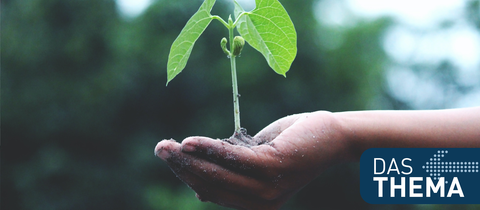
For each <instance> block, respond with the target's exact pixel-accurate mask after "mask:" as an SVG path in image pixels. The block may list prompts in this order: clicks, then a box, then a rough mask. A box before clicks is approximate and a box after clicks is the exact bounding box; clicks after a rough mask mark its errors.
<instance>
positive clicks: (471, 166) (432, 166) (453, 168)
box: [422, 150, 479, 180]
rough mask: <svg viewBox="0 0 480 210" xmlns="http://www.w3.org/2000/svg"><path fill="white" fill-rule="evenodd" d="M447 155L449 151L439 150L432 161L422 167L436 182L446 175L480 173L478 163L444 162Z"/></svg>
mask: <svg viewBox="0 0 480 210" xmlns="http://www.w3.org/2000/svg"><path fill="white" fill-rule="evenodd" d="M446 154H448V150H438V151H437V153H435V154H433V157H432V158H430V161H429V162H428V161H427V162H425V165H423V166H422V169H425V172H427V174H429V175H430V176H431V177H433V179H434V180H437V179H438V178H440V176H441V175H443V174H444V173H447V174H451V173H479V167H478V165H479V164H478V162H468V161H463V162H460V161H459V162H452V161H445V162H442V159H443V158H444V157H445V155H446Z"/></svg>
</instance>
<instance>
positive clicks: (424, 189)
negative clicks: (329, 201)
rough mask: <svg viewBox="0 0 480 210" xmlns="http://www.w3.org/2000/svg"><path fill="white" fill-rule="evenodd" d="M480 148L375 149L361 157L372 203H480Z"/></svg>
mask: <svg viewBox="0 0 480 210" xmlns="http://www.w3.org/2000/svg"><path fill="white" fill-rule="evenodd" d="M479 162H480V148H453V149H433V148H374V149H368V150H366V151H365V152H364V153H363V154H362V157H361V158H360V193H361V195H362V198H363V199H364V200H365V201H366V202H368V203H371V204H480V172H479V170H480V169H479V166H480V165H479Z"/></svg>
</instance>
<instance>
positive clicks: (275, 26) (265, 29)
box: [167, 0, 297, 136]
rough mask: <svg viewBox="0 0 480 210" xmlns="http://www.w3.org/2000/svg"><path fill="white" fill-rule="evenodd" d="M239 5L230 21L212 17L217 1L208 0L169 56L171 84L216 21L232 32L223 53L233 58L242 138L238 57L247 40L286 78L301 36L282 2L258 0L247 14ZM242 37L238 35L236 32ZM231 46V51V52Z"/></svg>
mask: <svg viewBox="0 0 480 210" xmlns="http://www.w3.org/2000/svg"><path fill="white" fill-rule="evenodd" d="M233 3H234V4H235V10H234V15H235V18H236V19H235V21H234V20H232V16H231V15H230V17H229V18H228V21H225V20H223V19H222V18H220V17H219V16H217V15H212V14H210V11H211V10H212V8H213V5H214V4H215V0H205V1H204V2H203V4H202V5H201V6H200V9H199V10H198V11H197V12H196V13H195V14H194V15H193V16H192V17H191V18H190V20H189V21H188V22H187V24H186V25H185V27H184V28H183V29H182V31H181V32H180V35H179V36H178V37H177V39H176V40H175V41H174V42H173V44H172V47H171V49H170V54H169V56H168V64H167V77H168V79H167V85H168V83H169V82H170V81H172V79H173V78H175V76H177V75H178V74H179V73H180V72H182V70H183V69H184V68H185V66H186V64H187V60H188V58H189V57H190V54H191V52H192V49H193V46H194V45H195V42H196V41H197V39H198V38H199V37H200V35H201V34H202V33H203V31H205V29H206V28H207V27H208V25H209V24H210V22H211V21H212V20H214V19H215V20H218V21H220V22H221V23H222V24H223V25H224V26H225V27H226V28H227V29H228V33H229V36H228V37H229V39H228V40H227V38H223V39H222V40H221V42H220V45H221V48H222V50H223V51H224V52H225V54H227V56H228V58H229V59H230V64H231V72H232V87H233V104H234V119H235V133H234V136H238V135H240V134H241V133H242V132H241V131H242V127H241V126H240V105H239V94H238V85H237V69H236V60H235V58H236V57H237V56H238V55H239V54H240V52H241V51H242V49H243V46H244V45H245V41H246V42H247V43H249V44H250V46H252V47H253V48H255V49H256V50H258V51H259V52H260V53H262V54H263V56H264V57H265V59H266V60H267V62H268V64H269V66H270V67H271V68H272V69H273V70H274V71H275V72H277V73H278V74H280V75H283V76H286V73H287V71H288V70H289V69H290V66H291V64H292V62H293V60H294V59H295V56H296V54H297V33H296V32H295V27H294V25H293V23H292V20H291V19H290V16H289V15H288V13H287V11H286V10H285V8H283V6H282V5H281V4H280V2H279V1H278V0H256V1H255V4H256V7H255V9H254V10H252V11H250V12H246V11H245V10H244V9H243V8H242V7H241V6H240V4H238V2H237V1H235V0H233ZM235 28H236V29H237V31H238V33H239V34H240V35H241V36H234V29H235ZM228 43H229V45H230V46H229V48H230V50H228V49H227V44H228Z"/></svg>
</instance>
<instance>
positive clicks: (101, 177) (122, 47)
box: [1, 0, 480, 210]
mask: <svg viewBox="0 0 480 210" xmlns="http://www.w3.org/2000/svg"><path fill="white" fill-rule="evenodd" d="M201 2H202V1H200V0H175V1H167V0H156V1H153V2H152V4H151V5H150V7H149V8H148V9H147V10H146V11H144V12H143V13H141V14H139V15H137V16H132V15H126V14H124V13H122V12H121V10H119V9H118V8H119V7H118V5H117V3H116V2H115V1H113V0H2V1H1V132H2V133H1V143H2V144H1V161H2V162H1V164H2V174H1V209H4V210H9V209H13V210H14V209H32V210H37V209H38V210H40V209H48V210H56V209H59V210H60V209H70V210H75V209H151V210H159V209H194V210H196V209H198V210H200V209H225V208H223V207H219V206H216V205H214V204H208V203H201V202H200V201H198V200H197V199H196V198H195V193H194V192H193V191H192V190H190V189H189V188H188V187H186V185H184V184H183V183H182V182H181V181H180V180H179V179H177V178H176V177H175V175H174V174H173V173H172V172H171V171H170V170H169V168H168V167H167V166H166V164H165V163H163V162H162V161H161V160H160V159H158V158H155V157H154V155H153V149H154V146H155V145H156V143H157V142H158V141H160V140H162V139H165V138H174V139H176V140H177V141H181V140H182V139H183V138H185V137H188V136H192V135H203V136H210V137H218V138H224V137H228V136H230V135H231V134H232V133H233V127H234V126H233V111H232V110H233V107H232V106H233V105H232V102H231V77H230V70H229V61H228V59H227V58H226V56H225V55H224V54H223V52H222V50H221V49H220V46H219V42H220V40H221V38H222V37H224V36H226V35H227V31H226V29H225V28H224V27H223V26H222V25H221V24H219V23H218V22H217V21H214V22H212V24H211V25H210V26H209V28H208V29H207V30H206V31H205V33H204V34H203V35H202V36H201V38H200V39H199V40H198V42H197V44H196V46H195V48H194V49H193V52H192V56H191V58H190V61H189V63H188V64H187V67H186V69H185V70H184V71H183V73H182V74H180V75H179V76H178V77H177V78H176V79H175V80H173V81H172V82H171V83H170V84H169V86H168V87H165V83H166V66H167V58H168V53H169V49H170V45H171V44H172V43H173V41H174V39H175V38H176V36H177V35H178V34H179V33H180V31H181V29H182V28H183V26H184V24H185V23H186V22H187V20H188V19H189V17H190V16H191V15H192V14H193V13H194V12H195V11H196V10H197V9H198V7H199V6H200V4H201ZM281 2H282V4H283V5H284V6H285V8H286V9H287V11H288V12H289V14H290V15H291V18H292V20H293V22H294V24H295V26H296V29H297V33H298V55H297V58H296V60H295V62H294V63H293V65H292V67H291V70H290V71H289V72H288V73H287V78H283V77H282V76H279V75H277V74H275V73H274V72H273V71H272V70H271V69H270V68H269V67H268V65H267V63H266V61H264V58H263V56H261V54H260V53H258V52H256V51H255V50H254V49H252V48H251V47H249V46H247V47H245V49H244V51H243V53H242V56H241V57H240V58H239V59H238V60H237V68H238V76H239V78H238V80H239V89H240V93H241V95H242V97H241V99H240V107H241V111H242V112H241V117H242V126H243V127H246V128H247V129H248V130H249V133H250V134H252V135H253V134H255V133H256V132H258V131H259V130H260V129H262V128H263V127H264V126H266V125H268V124H269V123H270V122H272V121H274V120H276V119H278V118H281V117H283V116H285V115H289V114H294V113H300V112H309V111H315V110H329V111H344V110H365V109H432V108H452V107H462V106H474V105H477V106H478V105H480V100H479V99H480V94H479V93H480V91H479V90H480V70H479V69H480V64H478V63H480V62H479V61H478V60H473V64H472V65H470V64H471V63H470V64H468V65H466V66H465V65H463V66H462V63H460V64H459V63H458V62H457V61H456V60H455V59H452V58H451V57H448V56H446V57H445V56H444V57H442V56H440V57H439V58H435V59H428V57H427V59H419V58H418V57H419V56H420V57H421V55H418V54H416V55H415V56H411V57H410V58H411V59H408V58H405V56H404V57H402V54H400V55H398V54H395V53H397V52H400V53H401V52H402V51H401V50H398V49H396V48H395V47H396V45H399V47H405V46H406V44H405V43H407V44H408V43H410V44H411V43H414V44H413V45H414V46H416V44H415V43H416V42H415V41H416V40H419V39H417V38H415V36H413V35H412V36H413V38H412V40H410V42H408V41H409V39H408V36H400V35H401V34H402V33H404V34H405V33H407V32H408V33H407V35H408V34H421V35H425V34H427V35H429V34H430V35H431V34H434V35H436V34H442V33H445V32H449V31H457V27H461V28H462V27H463V29H465V28H467V29H468V30H467V31H468V33H470V37H474V38H473V40H475V39H476V37H480V3H479V1H478V0H474V1H473V0H471V1H459V2H461V7H460V8H459V9H458V10H456V12H457V13H456V15H455V16H454V17H455V18H445V19H442V21H440V22H437V23H435V24H432V25H429V26H428V27H426V28H419V27H415V26H413V27H409V26H406V25H405V24H404V23H402V22H401V21H399V20H398V19H396V18H394V17H389V16H388V15H381V16H375V17H364V16H361V15H358V14H356V13H354V12H347V14H346V15H345V11H348V10H345V7H346V6H345V5H346V4H347V3H346V1H332V0H323V1H322V0H301V1H298V0H297V1H296V0H281ZM428 2H430V3H429V4H435V1H428ZM414 7H415V5H412V8H414ZM339 8H340V9H339ZM342 8H343V9H342ZM231 11H233V4H232V2H231V1H229V0H218V1H217V3H216V5H215V7H214V9H213V11H212V14H218V15H220V16H221V17H223V18H227V17H228V14H230V13H231ZM342 12H343V13H342ZM330 13H332V14H333V15H331V16H325V15H328V14H330ZM339 14H343V15H344V16H338V15H339ZM335 17H337V18H335ZM342 17H343V19H342ZM344 17H348V19H347V20H345V18H344ZM329 18H333V19H331V20H332V21H330V22H328V20H329ZM326 20H327V21H326ZM336 21H337V22H336ZM338 21H340V22H338ZM405 31H406V32H405ZM465 33H467V32H465ZM398 34H400V35H399V36H397V35H398ZM472 34H473V35H472ZM405 37H407V39H406V38H405ZM405 40H407V41H405ZM479 40H480V39H479ZM466 43H467V44H466V46H472V45H474V46H475V45H476V44H478V42H477V43H469V41H468V39H467V41H466ZM392 44H393V45H392ZM411 45H412V44H411ZM397 47H398V46H397ZM421 48H422V45H420V46H418V49H417V50H416V51H414V52H412V53H410V54H415V52H418V51H419V50H420V51H421ZM427 48H428V47H427ZM475 49H476V48H473V51H474V52H477V53H478V51H475ZM479 49H480V48H479ZM477 50H478V49H477ZM459 52H463V51H462V50H461V49H460V50H459ZM470 54H471V53H470ZM477 55H478V54H477ZM474 56H475V54H474ZM407 57H408V56H407ZM479 57H480V56H479ZM454 58H455V57H454ZM283 209H299V210H302V209H305V210H307V209H425V210H430V209H480V206H478V205H370V204H367V203H365V202H364V201H363V200H362V199H361V197H360V193H359V166H358V164H348V165H342V166H338V167H335V168H333V169H331V170H329V171H328V172H326V173H325V174H323V175H321V176H320V177H319V178H318V179H316V180H315V181H314V182H312V183H311V184H310V185H308V186H307V187H305V188H304V189H303V190H302V191H301V192H300V193H298V194H297V195H296V196H295V197H293V198H292V199H291V200H290V201H289V202H288V203H287V204H286V205H285V206H284V207H283Z"/></svg>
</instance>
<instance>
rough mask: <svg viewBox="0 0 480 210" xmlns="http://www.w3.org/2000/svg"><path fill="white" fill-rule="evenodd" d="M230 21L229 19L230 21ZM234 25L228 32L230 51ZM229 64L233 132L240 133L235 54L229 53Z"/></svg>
mask: <svg viewBox="0 0 480 210" xmlns="http://www.w3.org/2000/svg"><path fill="white" fill-rule="evenodd" d="M230 22H231V21H230ZM234 28H235V27H233V26H230V28H229V29H228V33H229V35H230V51H231V52H232V50H233V29H234ZM230 65H231V70H232V87H233V112H234V117H235V134H237V133H240V129H241V126H240V103H239V96H240V95H239V94H238V84H237V67H236V62H235V55H233V53H231V54H230Z"/></svg>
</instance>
